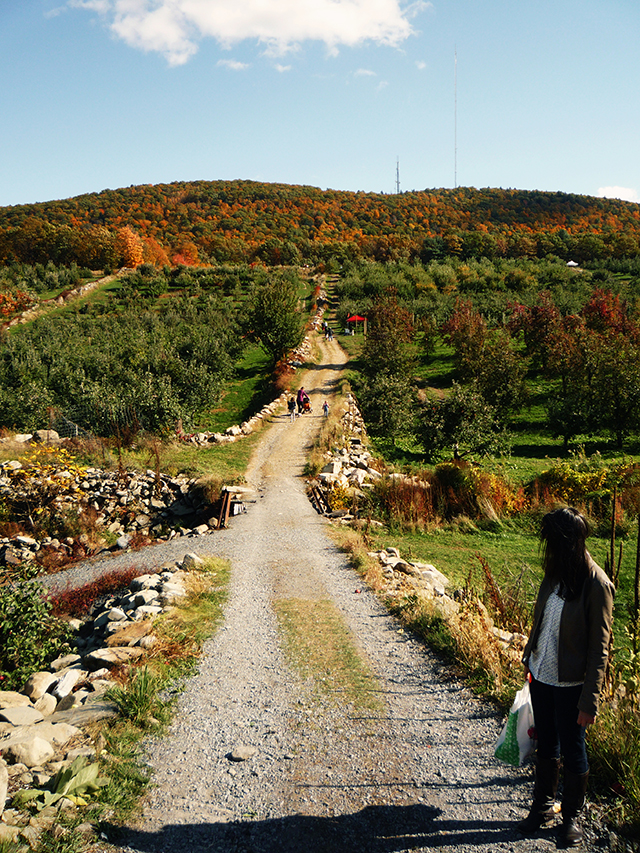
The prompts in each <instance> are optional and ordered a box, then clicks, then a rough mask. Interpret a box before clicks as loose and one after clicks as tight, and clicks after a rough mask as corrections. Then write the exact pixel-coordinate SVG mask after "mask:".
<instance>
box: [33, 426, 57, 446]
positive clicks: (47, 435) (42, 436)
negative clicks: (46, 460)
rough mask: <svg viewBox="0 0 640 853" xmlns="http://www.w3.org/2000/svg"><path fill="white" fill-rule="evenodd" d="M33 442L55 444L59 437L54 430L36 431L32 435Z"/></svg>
mask: <svg viewBox="0 0 640 853" xmlns="http://www.w3.org/2000/svg"><path fill="white" fill-rule="evenodd" d="M33 441H35V442H36V443H37V444H57V443H58V442H59V441H60V436H59V435H58V433H57V432H56V431H55V430H54V429H37V430H36V431H35V432H34V434H33Z"/></svg>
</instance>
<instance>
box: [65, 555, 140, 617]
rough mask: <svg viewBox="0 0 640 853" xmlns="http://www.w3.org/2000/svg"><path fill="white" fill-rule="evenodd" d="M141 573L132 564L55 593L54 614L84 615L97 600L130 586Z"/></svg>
mask: <svg viewBox="0 0 640 853" xmlns="http://www.w3.org/2000/svg"><path fill="white" fill-rule="evenodd" d="M139 574H140V569H136V568H135V567H134V566H130V567H129V568H126V569H118V570H117V571H113V572H109V573H108V574H105V575H102V576H101V577H99V578H96V580H94V581H91V583H87V584H84V585H83V586H79V587H76V588H75V589H65V590H62V592H58V593H55V594H54V595H53V596H52V597H51V599H50V602H51V609H52V613H53V615H54V616H84V615H85V614H86V613H88V612H89V610H90V609H91V607H92V606H93V604H94V602H95V601H97V600H98V599H99V598H103V597H104V596H106V595H110V594H113V593H115V592H117V591H119V590H121V589H124V588H125V587H127V586H129V584H130V583H131V581H132V580H133V579H134V578H135V577H137V576H138V575H139Z"/></svg>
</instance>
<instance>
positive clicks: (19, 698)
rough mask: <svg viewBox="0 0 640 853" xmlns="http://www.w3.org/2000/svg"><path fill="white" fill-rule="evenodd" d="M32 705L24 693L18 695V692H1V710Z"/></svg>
mask: <svg viewBox="0 0 640 853" xmlns="http://www.w3.org/2000/svg"><path fill="white" fill-rule="evenodd" d="M30 704H31V700H30V699H29V697H28V696H25V695H24V694H23V693H18V692H17V691H16V690H0V710H1V709H3V708H16V707H18V706H19V705H30Z"/></svg>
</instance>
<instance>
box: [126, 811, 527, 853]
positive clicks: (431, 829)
mask: <svg viewBox="0 0 640 853" xmlns="http://www.w3.org/2000/svg"><path fill="white" fill-rule="evenodd" d="M439 815H440V809H437V808H434V807H432V806H427V805H410V806H367V807H366V808H364V809H362V811H359V812H357V813H355V814H349V815H337V816H336V817H313V816H306V815H290V816H288V817H284V818H278V819H273V820H262V821H250V820H247V821H235V822H233V823H205V824H196V825H194V824H185V825H176V824H173V825H168V826H165V827H164V828H163V829H161V830H160V831H159V832H143V831H140V830H137V831H136V830H134V831H132V832H128V833H127V834H126V836H125V837H124V838H120V839H119V843H120V845H123V847H121V848H120V849H123V848H124V849H125V850H127V851H139V853H168V852H169V851H170V853H196V851H216V853H218V851H219V853H272V851H274V853H275V851H281V853H345V851H348V853H394V851H403V850H423V849H424V850H433V849H436V850H437V849H438V848H439V847H454V846H456V845H465V849H468V848H469V847H473V846H475V845H486V844H498V843H500V842H502V841H512V842H515V841H517V840H518V839H519V838H521V836H520V835H519V834H518V833H517V832H516V831H515V829H514V828H513V823H508V822H505V821H486V820H477V821H476V820H474V821H467V822H464V821H459V820H445V821H443V820H438V817H439ZM125 845H126V846H125Z"/></svg>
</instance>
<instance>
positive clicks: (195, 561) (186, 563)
mask: <svg viewBox="0 0 640 853" xmlns="http://www.w3.org/2000/svg"><path fill="white" fill-rule="evenodd" d="M200 566H204V560H203V559H202V557H199V556H198V555H197V554H194V553H193V552H191V553H189V554H185V555H184V557H183V558H182V568H183V569H185V570H186V571H191V570H192V569H198V568H200Z"/></svg>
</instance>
